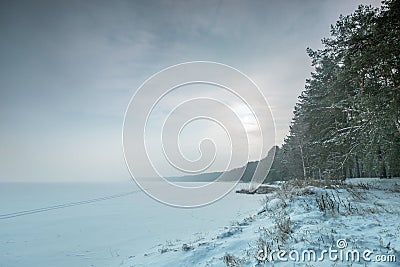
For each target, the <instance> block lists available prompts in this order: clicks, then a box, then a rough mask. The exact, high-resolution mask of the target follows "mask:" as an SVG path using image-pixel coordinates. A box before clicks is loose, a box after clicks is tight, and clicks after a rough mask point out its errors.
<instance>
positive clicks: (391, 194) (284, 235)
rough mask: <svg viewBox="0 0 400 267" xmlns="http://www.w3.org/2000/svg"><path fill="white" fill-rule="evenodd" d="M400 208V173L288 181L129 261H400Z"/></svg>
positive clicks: (195, 263)
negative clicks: (214, 227)
mask: <svg viewBox="0 0 400 267" xmlns="http://www.w3.org/2000/svg"><path fill="white" fill-rule="evenodd" d="M221 212H223V210H221ZM399 215H400V180H399V179H352V180H349V181H347V182H346V184H342V185H340V186H335V185H333V186H328V187H323V188H321V187H317V186H312V185H308V186H296V185H292V186H284V187H283V188H282V189H281V190H278V191H277V192H275V193H272V194H269V195H267V196H266V201H265V204H264V205H263V207H262V208H261V209H260V211H259V212H258V214H254V215H253V216H250V217H247V218H243V219H242V220H241V221H238V222H233V223H232V224H231V225H230V226H226V227H224V228H223V229H220V230H218V231H216V232H214V233H213V232H209V233H208V234H196V235H193V236H192V237H191V238H188V239H187V240H185V241H177V242H167V243H164V244H160V245H158V246H156V247H154V248H153V249H152V250H150V251H148V252H146V253H145V254H143V255H137V256H135V257H131V258H128V259H126V261H124V264H123V266H127V267H128V266H399V262H400V254H399V251H400V216H399ZM325 250H326V251H325ZM283 251H285V252H283ZM265 252H267V253H265ZM313 253H315V260H314V257H313V256H314V254H313ZM278 254H279V255H278ZM279 256H280V258H281V259H279ZM358 257H359V260H358ZM285 260H286V261H285ZM383 261H385V262H383Z"/></svg>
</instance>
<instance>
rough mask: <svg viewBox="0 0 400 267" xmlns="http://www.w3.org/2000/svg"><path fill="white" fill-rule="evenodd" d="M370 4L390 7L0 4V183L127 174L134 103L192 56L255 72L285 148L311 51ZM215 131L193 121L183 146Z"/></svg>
mask: <svg viewBox="0 0 400 267" xmlns="http://www.w3.org/2000/svg"><path fill="white" fill-rule="evenodd" d="M361 3H362V4H372V5H373V6H379V5H380V3H379V1H375V0H365V1H361V0H360V1H358V0H354V1H352V0H338V1H333V0H332V1H320V0H313V1H310V0H304V1H278V0H277V1H227V0H225V1H40V0H38V1H1V2H0V36H1V38H0V58H1V60H0V134H1V136H0V181H15V182H21V181H28V182H39V181H54V182H58V181H71V182H72V181H88V182H91V181H96V182H100V181H122V180H127V179H129V172H128V171H127V168H126V165H125V161H124V154H123V149H122V125H123V120H124V114H125V111H126V109H127V106H128V104H129V101H130V99H131V97H132V96H133V94H134V93H135V92H136V91H137V89H138V88H139V87H140V86H141V85H142V83H143V82H144V81H145V80H146V79H148V78H149V77H150V76H152V75H153V74H155V73H157V72H159V71H161V70H162V69H164V68H167V67H169V66H172V65H175V64H179V63H183V62H188V61H213V62H220V63H223V64H226V65H229V66H232V67H233V68H235V69H238V70H240V71H241V72H243V73H244V74H246V75H247V76H248V77H250V78H251V79H252V80H253V81H254V82H255V83H256V84H257V85H258V87H259V88H260V90H261V91H262V92H263V94H264V96H265V98H266V99H267V101H268V103H269V105H270V108H271V111H272V115H273V118H274V122H275V131H276V135H275V139H274V142H275V144H278V145H279V144H281V143H282V142H283V139H284V137H285V135H286V134H287V132H288V129H289V123H290V121H291V118H292V111H293V107H294V105H295V103H296V101H297V96H298V95H299V94H300V92H301V91H302V89H303V88H304V84H305V79H306V78H308V77H309V76H310V73H311V71H312V68H311V66H310V65H311V62H310V60H309V58H308V56H307V54H306V48H307V47H311V48H314V49H315V48H320V47H321V44H320V40H321V39H322V38H324V37H328V36H329V30H330V25H331V24H333V23H335V21H336V20H337V18H338V17H339V15H340V14H350V13H351V12H352V11H354V10H355V9H356V8H357V6H358V5H359V4H361ZM196 90H198V91H202V90H203V89H195V88H193V90H192V92H193V94H194V95H195V94H196ZM204 90H205V91H206V89H204ZM213 92H214V91H213ZM177 97H178V96H177ZM175 99H177V98H175ZM169 104H171V102H169V103H166V104H165V105H166V106H168V105H169ZM160 108H161V109H162V107H160ZM237 110H238V112H239V113H240V112H242V114H244V115H243V116H241V118H242V119H244V118H245V117H246V116H247V115H248V110H246V109H245V108H244V109H243V106H239V107H238V109H237ZM247 118H248V116H247ZM250 119H251V118H250ZM250 124H251V123H250ZM211 128H212V127H211V126H204V125H201V124H199V125H197V126H196V125H194V129H195V130H192V131H190V130H189V132H188V133H187V136H186V137H183V138H182V140H183V141H182V142H183V144H182V146H183V147H189V145H191V144H190V143H191V142H192V140H191V139H190V138H188V136H189V137H190V136H193V134H194V133H199V132H200V130H199V129H203V130H204V129H207V130H209V129H211ZM216 131H218V130H216ZM213 133H214V134H215V133H217V132H215V131H214V132H213ZM201 134H202V135H204V133H201ZM217 135H218V134H217ZM222 135H223V133H222V134H220V135H219V136H222ZM184 140H186V141H184ZM252 145H253V146H257V143H253V144H252ZM196 146H197V144H196ZM196 151H198V150H196ZM153 152H154V151H153ZM189 152H190V151H189ZM154 153H155V152H154ZM189 154H190V153H189ZM188 157H193V158H194V159H195V158H196V155H195V154H193V155H188ZM218 168H220V167H218V166H215V168H214V169H210V170H218ZM141 173H142V174H143V175H146V173H148V172H147V171H146V170H145V169H143V170H141Z"/></svg>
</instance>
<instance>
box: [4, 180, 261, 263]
mask: <svg viewBox="0 0 400 267" xmlns="http://www.w3.org/2000/svg"><path fill="white" fill-rule="evenodd" d="M110 196H112V197H110ZM262 198H263V197H262V196H254V195H242V194H236V193H234V192H233V191H232V192H231V193H229V194H228V195H227V196H226V197H224V198H223V199H221V200H219V201H217V202H216V203H214V204H211V205H209V206H206V207H202V208H196V209H181V208H173V207H169V206H166V205H164V204H161V203H159V202H157V201H155V200H153V199H151V198H150V197H149V196H147V195H146V194H145V193H143V192H142V191H141V190H139V189H138V188H137V186H136V185H135V184H134V183H133V182H126V183H97V184H96V183H0V267H14V266H29V267H33V266H40V267H46V266H58V267H63V266H68V267H70V266H75V267H80V266H96V267H97V266H118V265H120V264H121V263H123V259H126V258H127V257H135V256H136V255H140V254H144V253H146V251H148V250H149V249H150V248H152V247H154V246H156V245H158V244H165V243H166V242H174V241H175V240H188V241H190V240H193V239H195V237H196V236H198V237H201V236H204V235H207V234H209V233H212V232H216V231H217V230H218V229H221V228H222V227H224V226H226V225H229V224H230V223H231V222H232V221H235V220H241V219H242V218H244V217H246V216H248V215H250V214H254V213H255V212H256V211H257V210H258V209H259V207H260V201H261V199H262ZM17 212H20V213H17Z"/></svg>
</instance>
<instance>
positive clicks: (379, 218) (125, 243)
mask: <svg viewBox="0 0 400 267" xmlns="http://www.w3.org/2000/svg"><path fill="white" fill-rule="evenodd" d="M347 183H348V184H351V185H352V186H348V187H347V188H346V189H345V188H340V187H337V188H336V187H333V188H332V187H327V188H319V187H315V186H308V187H305V188H292V189H286V191H285V190H282V191H277V192H275V193H272V194H269V195H267V196H266V197H265V196H262V195H242V194H235V193H233V192H232V193H230V194H229V195H228V196H227V197H225V198H223V199H222V200H220V201H218V202H217V203H215V204H213V205H210V206H207V207H204V208H199V209H177V208H171V207H168V206H165V205H162V204H160V203H158V202H155V201H154V200H152V199H150V198H149V197H147V196H146V195H144V194H143V193H142V192H141V191H137V192H136V191H134V190H133V191H134V192H136V193H132V194H130V195H127V196H124V197H118V198H114V199H109V200H106V201H97V202H93V203H88V204H86V205H78V206H74V207H67V208H62V209H58V210H50V211H47V212H41V213H37V214H32V215H26V216H20V217H16V218H13V219H3V220H0V266H7V267H8V266H11V267H12V266H78V267H79V266H123V267H130V266H226V265H227V264H228V265H229V264H230V265H229V266H310V265H312V266H399V259H400V258H399V257H400V255H399V250H400V216H399V215H400V205H399V204H400V179H353V180H350V181H348V182H347ZM8 186H9V187H10V186H11V185H8ZM13 186H16V185H13ZM47 186H49V185H47ZM53 186H54V185H53ZM71 186H72V185H71ZM90 187H92V190H89V189H90ZM100 187H101V186H100ZM4 188H5V187H2V192H1V193H2V194H1V195H0V198H1V202H0V203H3V204H2V206H1V208H2V211H3V206H4V208H6V207H7V212H10V211H12V209H11V208H10V206H15V207H18V208H19V209H21V208H22V207H23V206H24V205H26V207H27V208H34V207H36V206H35V204H36V203H35V201H33V200H32V199H31V201H30V202H29V197H27V196H22V195H21V198H22V199H23V200H18V198H17V197H15V195H14V194H12V193H10V192H12V191H14V192H15V191H18V190H17V189H15V188H14V189H13V190H11V189H10V188H9V190H5V189H4ZM101 188H102V189H101V190H103V191H101V190H100V189H96V190H94V189H93V186H87V188H86V189H85V186H77V187H76V188H75V190H72V189H71V188H68V187H67V188H65V187H64V190H59V191H60V192H58V194H57V193H55V192H56V191H57V190H56V189H55V188H53V190H50V191H48V190H49V188H47V189H46V190H45V191H43V192H50V193H51V192H53V193H51V194H54V195H52V197H50V196H48V195H46V196H44V199H47V200H46V201H44V200H43V201H44V202H46V203H47V205H50V204H56V202H58V201H61V200H62V201H64V202H68V201H71V200H72V199H74V200H75V199H78V198H77V197H78V196H80V197H82V196H84V195H85V196H88V197H89V196H90V197H93V198H95V197H98V196H99V195H101V196H104V195H110V194H111V195H112V194H113V193H121V192H124V191H123V190H122V189H124V190H125V192H126V191H127V190H126V189H127V188H126V186H121V185H120V186H116V185H114V186H110V185H107V186H105V187H101ZM82 190H83V191H84V192H82ZM121 190H122V191H121ZM39 191H40V190H39ZM61 192H64V193H61ZM66 192H69V193H66ZM95 192H97V193H95ZM50 193H49V194H50ZM106 193H107V194H106ZM56 196H57V197H56ZM36 198H37V199H39V198H38V196H37V195H36ZM57 198H58V199H57ZM49 199H52V201H53V202H54V203H49ZM55 200H58V201H55ZM261 200H264V201H263V204H261V203H262V201H261ZM5 201H9V202H5ZM26 201H28V203H25V202H26ZM21 202H23V203H21ZM36 202H37V201H36ZM4 203H7V204H6V205H4ZM46 203H41V204H46ZM260 207H261V208H260ZM4 213H6V212H2V214H4ZM338 242H341V243H338ZM343 243H344V244H346V246H345V247H343V248H342V251H343V252H344V253H345V252H346V251H348V250H355V249H356V250H358V251H360V252H364V251H365V250H371V251H372V254H371V255H370V258H372V259H373V260H375V259H376V258H374V257H375V256H377V255H378V256H379V255H381V256H382V255H384V256H391V257H392V258H390V261H391V262H377V261H371V262H366V261H365V260H363V259H361V260H360V261H359V262H358V261H355V262H351V261H346V260H344V261H340V260H336V261H333V260H330V259H329V258H328V257H326V258H324V260H322V261H319V260H316V261H312V262H302V261H298V262H290V261H289V262H283V261H280V260H278V258H277V254H276V253H275V254H273V253H272V254H268V253H271V250H278V249H279V250H280V251H282V250H286V251H288V252H289V251H294V250H296V251H298V252H299V253H300V254H301V253H302V251H305V250H313V251H315V252H316V253H317V256H318V255H320V253H321V252H322V251H323V250H324V249H326V250H328V249H332V250H335V249H336V250H338V251H340V249H341V248H340V247H338V246H339V244H340V245H342V244H343ZM265 249H266V250H267V252H268V253H267V254H268V255H272V256H273V260H272V262H270V261H268V258H266V259H267V261H262V260H260V259H257V254H258V256H259V258H260V255H263V254H259V253H260V250H261V251H262V252H264V250H265ZM393 257H395V258H393ZM286 258H287V256H286ZM317 258H318V257H317ZM387 259H388V257H387ZM394 260H395V262H394ZM235 264H236V265H235Z"/></svg>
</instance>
